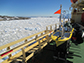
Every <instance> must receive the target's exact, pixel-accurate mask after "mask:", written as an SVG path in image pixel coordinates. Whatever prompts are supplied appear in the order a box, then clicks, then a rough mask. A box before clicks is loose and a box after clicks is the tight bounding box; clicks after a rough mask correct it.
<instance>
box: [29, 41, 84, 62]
mask: <svg viewBox="0 0 84 63" xmlns="http://www.w3.org/2000/svg"><path fill="white" fill-rule="evenodd" d="M53 50H54V48H53V45H50V44H48V45H47V46H46V47H45V48H44V49H43V50H42V51H41V52H40V53H38V54H36V55H35V56H34V57H33V58H31V59H30V60H29V61H28V63H65V61H63V60H54V59H53V55H54V51H53ZM69 52H70V53H69V54H68V55H67V63H84V40H83V43H80V44H77V45H76V44H74V43H72V42H71V47H70V49H69Z"/></svg>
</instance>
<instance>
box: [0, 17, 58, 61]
mask: <svg viewBox="0 0 84 63" xmlns="http://www.w3.org/2000/svg"><path fill="white" fill-rule="evenodd" d="M55 23H59V19H58V18H31V19H29V20H11V21H0V46H2V45H5V44H7V43H10V42H13V41H16V40H18V39H21V38H24V37H27V36H29V35H32V34H35V33H37V32H40V31H43V30H45V29H46V26H47V25H51V24H55ZM14 46H15V45H14ZM14 46H13V47H14ZM4 50H5V49H4ZM4 50H1V51H0V53H2V52H3V51H4ZM4 59H6V58H4ZM1 61H3V60H2V59H1Z"/></svg>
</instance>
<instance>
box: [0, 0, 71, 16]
mask: <svg viewBox="0 0 84 63" xmlns="http://www.w3.org/2000/svg"><path fill="white" fill-rule="evenodd" d="M60 4H62V10H69V7H70V6H71V2H70V0H0V15H7V16H55V15H54V12H55V11H57V10H59V9H60Z"/></svg>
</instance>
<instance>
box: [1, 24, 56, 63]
mask: <svg viewBox="0 0 84 63" xmlns="http://www.w3.org/2000/svg"><path fill="white" fill-rule="evenodd" d="M53 26H54V29H56V28H57V25H56V24H53V25H49V26H46V30H44V31H42V32H39V33H36V34H33V35H31V36H28V37H25V38H22V39H19V40H17V41H14V42H11V43H8V44H6V45H3V46H1V47H0V50H3V49H5V48H6V50H5V52H3V53H1V54H0V59H2V58H4V57H6V56H8V59H6V60H4V61H3V62H2V63H10V62H12V61H14V62H16V61H21V62H24V63H27V61H28V60H29V59H30V58H31V57H33V56H34V54H35V53H37V52H39V51H40V50H41V49H43V48H44V47H45V46H46V45H47V44H48V43H49V42H51V41H52V39H51V37H50V35H51V33H53V32H54V30H53ZM49 28H50V29H49ZM32 37H34V38H33V39H32V40H30V41H28V39H30V38H32ZM23 41H24V43H23V44H21V45H18V46H16V47H14V48H11V46H13V45H15V44H17V43H21V42H23ZM18 50H20V51H19V52H18V53H17V54H15V55H12V53H14V52H17V51H18Z"/></svg>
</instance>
